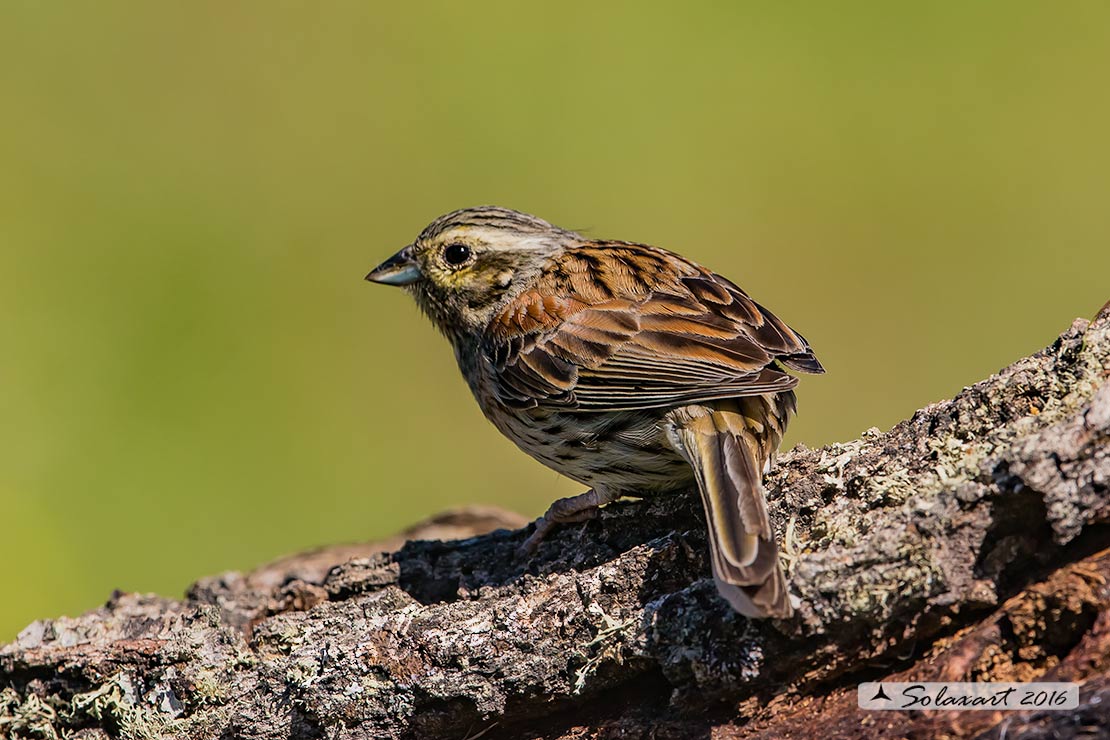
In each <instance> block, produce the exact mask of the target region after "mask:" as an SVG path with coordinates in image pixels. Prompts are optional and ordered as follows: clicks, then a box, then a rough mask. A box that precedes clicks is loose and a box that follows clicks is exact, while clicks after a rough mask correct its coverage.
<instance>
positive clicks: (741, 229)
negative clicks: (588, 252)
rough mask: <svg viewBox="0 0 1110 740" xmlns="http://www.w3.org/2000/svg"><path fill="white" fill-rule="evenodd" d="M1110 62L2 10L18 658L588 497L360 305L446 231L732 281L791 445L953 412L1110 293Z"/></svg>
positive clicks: (106, 10)
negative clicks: (437, 523)
mask: <svg viewBox="0 0 1110 740" xmlns="http://www.w3.org/2000/svg"><path fill="white" fill-rule="evenodd" d="M550 7H551V8H554V7H555V6H550ZM1108 69H1110V5H1107V4H1105V3H1067V4H1052V3H1041V2H1030V3H1023V2H983V3H956V2H944V3H918V4H915V5H911V4H895V5H890V4H886V3H872V4H867V3H862V4H844V3H835V4H833V3H812V4H793V3H791V4H773V3H771V4H768V3H750V4H749V3H733V2H717V3H703V4H686V5H684V6H683V5H680V4H677V3H649V2H636V3H625V4H618V3H584V4H580V5H575V4H565V3H564V4H559V5H558V9H557V10H554V9H550V10H547V9H544V8H543V7H541V6H540V5H539V4H532V5H529V4H520V3H510V2H505V3H432V4H427V3H424V4H409V5H407V6H406V5H402V4H396V3H393V4H384V3H383V4H371V3H365V2H342V3H341V2H332V3H323V4H316V3H277V2H240V3H224V2H190V3H139V2H135V3H129V4H121V3H112V2H106V3H39V2H17V1H15V0H13V1H12V2H6V3H4V4H3V6H2V9H0V85H2V91H3V98H2V103H0V518H2V520H3V521H2V525H0V531H2V540H0V562H2V563H3V596H0V641H4V640H7V639H10V638H12V637H13V636H14V635H15V634H16V632H17V631H18V630H19V629H20V628H21V627H22V626H24V625H25V624H26V623H28V622H29V621H31V620H32V619H34V618H36V617H48V616H56V615H59V614H62V613H68V614H73V613H77V612H80V611H83V610H85V609H89V608H92V607H95V606H96V605H97V604H98V603H100V602H101V601H103V600H104V599H105V598H106V597H107V596H108V594H109V592H110V591H111V590H112V589H113V588H121V589H127V590H153V591H159V592H162V593H165V594H170V595H176V594H180V593H181V592H182V590H183V589H184V588H185V586H186V585H187V584H188V583H189V582H190V580H191V579H192V578H194V577H197V576H200V575H204V574H208V573H212V572H217V571H221V570H224V569H232V568H247V567H250V566H252V565H254V564H257V563H259V562H261V561H264V560H267V559H269V558H272V557H275V556H278V555H281V554H284V553H289V552H292V551H295V550H298V549H300V548H305V547H309V546H312V545H318V544H324V543H333V542H341V541H350V540H362V539H367V538H374V537H378V536H381V535H385V534H388V533H392V532H394V531H396V530H398V529H399V528H401V527H402V526H404V525H407V524H409V523H412V522H413V521H415V520H417V519H419V518H421V517H424V516H426V515H429V514H432V513H435V512H438V511H440V510H442V509H444V508H446V507H449V506H452V505H457V504H465V503H473V502H484V503H492V504H499V505H501V506H506V507H510V508H514V509H517V510H519V511H522V512H525V513H528V514H533V515H534V514H537V513H539V512H541V511H542V510H543V508H544V507H545V505H546V504H547V503H548V502H549V501H551V500H552V499H554V498H556V497H558V496H561V495H568V494H570V493H574V492H576V490H577V489H576V486H575V485H574V484H572V483H569V482H568V481H565V480H561V479H559V478H558V476H556V474H554V473H552V472H550V471H548V470H546V469H545V468H542V467H541V466H540V465H539V464H537V463H534V462H532V461H531V460H529V459H527V458H526V457H525V456H523V455H522V454H520V453H518V452H517V451H516V450H515V449H514V448H513V447H512V446H511V445H510V443H508V442H506V441H504V440H502V439H501V438H500V437H499V436H498V435H497V433H496V432H495V431H494V430H493V429H492V428H490V427H489V426H487V424H486V422H485V421H484V420H483V418H482V417H481V415H480V413H479V412H478V410H477V408H476V407H475V405H474V403H473V401H472V400H471V398H470V397H469V395H468V392H467V390H466V388H465V386H464V385H463V383H462V381H461V380H460V379H459V378H458V377H457V371H456V369H455V367H454V364H453V360H452V357H451V353H450V351H449V349H448V347H447V345H446V343H445V342H444V341H443V340H442V339H441V338H440V337H439V336H437V335H436V333H435V332H434V331H433V330H432V328H431V327H430V326H429V325H428V324H427V323H426V322H425V321H424V320H423V318H422V317H421V316H420V315H419V314H418V312H417V310H416V309H415V307H414V306H413V305H411V302H410V301H409V300H408V298H407V297H406V296H404V295H402V294H401V293H400V292H398V291H395V290H391V289H387V288H384V287H380V286H374V285H369V284H367V283H364V282H363V281H362V277H363V275H364V274H365V273H366V272H367V271H368V269H369V268H371V267H372V266H374V265H375V264H376V263H377V262H378V261H380V260H381V259H383V258H384V257H386V256H388V255H389V254H391V253H392V252H393V251H394V250H395V249H396V248H398V247H400V246H402V245H404V244H405V243H407V242H408V241H409V240H410V239H411V238H412V237H413V236H414V235H415V234H416V233H417V232H418V231H419V230H420V228H422V227H423V226H424V225H425V223H426V222H427V221H429V220H431V219H432V218H433V217H435V216H436V215H438V214H440V213H441V212H444V211H448V210H451V209H454V208H458V207H461V206H467V205H475V204H482V203H498V204H503V205H508V206H512V207H515V208H519V209H523V210H527V211H532V212H534V213H537V214H539V215H541V216H543V217H545V218H547V219H549V220H552V221H554V222H555V223H558V224H560V225H564V226H567V227H571V228H579V229H585V230H587V231H588V233H591V234H594V235H597V236H606V237H613V238H622V239H630V240H641V241H649V242H653V243H656V244H659V245H662V246H667V247H671V248H673V249H676V250H678V251H681V252H683V253H684V254H687V255H689V256H691V257H693V258H695V259H697V260H699V261H702V262H704V263H705V264H707V265H709V266H711V267H713V268H715V269H717V270H718V271H720V272H722V273H724V274H726V275H728V276H729V277H732V278H733V279H735V280H736V281H737V282H739V283H741V284H742V285H743V286H745V287H746V288H747V289H748V290H749V292H751V293H752V294H754V295H755V297H756V298H757V299H759V300H760V301H762V302H764V303H766V304H767V305H769V306H770V307H772V308H773V309H774V310H775V311H776V312H777V313H778V314H779V315H780V316H782V317H784V318H785V319H786V320H787V321H789V322H790V323H791V324H793V325H794V326H796V327H798V328H799V329H800V330H801V331H803V332H804V333H805V334H806V335H807V336H808V338H809V339H810V341H811V342H812V344H813V346H814V347H815V348H816V350H817V352H818V354H819V356H820V357H821V359H822V360H823V361H824V363H825V365H826V366H827V367H828V369H829V374H828V375H826V376H824V377H822V378H810V379H806V380H804V381H803V384H802V387H801V391H800V396H801V416H800V417H799V418H798V420H797V422H796V423H795V425H794V427H793V431H792V434H791V440H792V441H794V442H798V441H804V442H805V443H807V444H810V445H815V444H821V443H826V442H831V441H834V440H838V439H847V438H851V437H854V436H856V435H857V434H858V433H859V432H860V431H861V430H863V429H865V428H866V427H869V426H878V427H881V428H885V427H888V426H890V425H891V424H893V423H894V422H896V421H897V420H899V419H900V418H903V417H905V416H907V415H908V414H910V413H911V412H912V411H913V410H914V409H916V408H917V407H919V406H921V405H923V404H925V403H928V402H930V401H934V400H937V399H940V398H943V397H946V396H950V395H951V394H953V393H955V392H957V391H958V390H959V389H960V388H961V387H962V386H963V385H965V384H968V383H971V382H974V381H976V380H978V379H980V378H982V377H984V376H986V375H987V374H989V373H991V372H994V371H995V370H997V369H998V368H1000V367H1002V366H1004V365H1005V364H1007V363H1009V362H1010V361H1012V360H1014V359H1016V358H1018V357H1020V356H1022V355H1024V354H1026V353H1029V352H1031V351H1033V350H1036V349H1038V348H1039V347H1041V346H1043V345H1045V344H1047V343H1049V342H1050V341H1051V340H1052V339H1053V337H1055V336H1056V334H1057V333H1058V332H1060V331H1061V330H1063V329H1064V328H1065V327H1066V326H1067V325H1068V324H1069V323H1070V322H1071V320H1072V319H1073V318H1074V317H1076V316H1090V315H1092V314H1093V313H1094V312H1095V311H1096V310H1097V309H1098V308H1099V306H1100V305H1101V304H1102V302H1103V301H1105V300H1106V299H1107V298H1110V279H1108V275H1110V208H1108V203H1107V200H1108V195H1110V187H1108V186H1110V136H1108V134H1107V132H1108V131H1110V96H1108V94H1107V86H1106V85H1107V83H1106V76H1107V70H1108Z"/></svg>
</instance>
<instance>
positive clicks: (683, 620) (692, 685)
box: [0, 309, 1110, 740]
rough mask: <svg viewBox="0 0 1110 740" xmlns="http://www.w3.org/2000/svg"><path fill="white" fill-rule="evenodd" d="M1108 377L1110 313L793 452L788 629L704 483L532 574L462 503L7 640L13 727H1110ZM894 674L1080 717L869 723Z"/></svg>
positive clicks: (621, 515) (781, 521)
mask: <svg viewBox="0 0 1110 740" xmlns="http://www.w3.org/2000/svg"><path fill="white" fill-rule="evenodd" d="M1108 376H1110V312H1108V311H1106V310H1105V309H1104V311H1103V313H1102V314H1100V316H1099V318H1097V319H1096V320H1095V322H1094V323H1092V324H1088V322H1086V321H1082V320H1079V321H1076V322H1075V323H1074V324H1073V325H1072V326H1071V327H1070V328H1069V329H1068V330H1067V331H1066V332H1064V334H1063V335H1061V336H1060V337H1059V339H1057V340H1056V341H1055V342H1054V343H1053V344H1052V345H1051V346H1049V347H1048V348H1046V349H1045V350H1043V351H1041V352H1039V353H1037V354H1035V355H1033V356H1031V357H1028V358H1025V359H1023V360H1020V361H1018V362H1016V363H1014V364H1013V365H1011V366H1010V367H1008V368H1006V369H1005V370H1003V371H1001V372H1000V373H999V374H997V375H994V376H992V377H990V378H988V379H986V380H984V381H982V382H980V383H977V384H976V385H974V386H971V387H969V388H966V389H964V391H963V392H961V393H960V394H959V395H957V396H956V397H955V398H954V399H952V400H950V401H943V402H941V403H936V404H933V405H930V406H928V407H926V408H924V409H921V410H920V411H918V412H916V413H915V414H914V415H913V417H912V418H910V419H908V420H907V421H904V422H902V423H900V424H898V425H897V426H895V427H894V428H893V429H891V430H890V431H888V432H885V433H880V432H878V431H876V430H870V431H868V432H866V433H865V434H864V435H863V436H862V437H860V438H859V439H857V440H854V441H851V442H847V443H843V444H834V445H830V446H828V447H825V448H822V449H817V450H810V449H805V448H803V447H798V448H796V449H795V450H793V451H791V452H789V453H787V454H785V455H783V456H782V458H781V460H780V462H779V465H778V466H777V468H776V469H775V470H774V471H773V472H772V474H771V475H770V476H769V478H768V490H769V492H770V498H771V501H772V505H771V511H772V519H773V521H774V523H775V525H776V529H777V531H778V532H779V534H780V536H781V537H782V538H783V539H784V541H785V547H784V558H785V560H786V563H787V564H788V570H789V573H790V576H791V584H792V589H793V591H794V593H795V594H796V595H797V596H798V597H799V598H800V600H801V604H802V606H801V608H800V610H799V614H798V616H796V617H795V618H794V619H792V620H789V621H749V620H746V619H745V618H743V617H741V616H739V615H737V614H734V613H732V612H731V611H730V610H729V609H728V607H727V605H726V604H725V603H724V602H723V601H721V600H719V599H718V598H717V596H716V594H715V590H714V588H713V585H712V582H711V580H710V579H709V565H708V563H707V559H706V557H707V555H706V542H705V532H704V523H703V520H702V515H701V512H700V505H699V502H698V498H697V496H696V495H687V496H681V495H675V496H663V497H658V498H655V499H651V500H642V501H625V502H618V503H616V504H614V505H611V506H610V507H608V508H607V509H606V510H605V511H604V513H603V515H602V516H601V517H599V518H598V519H595V520H592V521H589V522H586V523H585V524H582V525H573V526H567V527H564V528H562V529H560V530H559V531H558V532H557V533H555V534H554V535H553V536H551V537H550V538H549V539H548V540H546V541H545V542H544V543H543V545H542V546H541V547H540V550H539V552H538V553H537V555H536V556H535V557H534V558H533V559H532V560H530V561H524V560H521V559H520V558H518V557H517V556H515V554H514V550H515V548H516V547H517V545H519V544H520V543H521V542H522V540H523V538H524V537H525V535H526V533H527V532H526V530H521V529H515V531H514V528H516V527H519V526H520V525H521V524H522V522H520V521H519V519H518V518H516V517H515V515H511V514H508V513H506V512H499V511H496V510H485V509H474V510H466V511H463V512H457V513H454V514H448V515H445V516H443V517H440V518H437V519H436V520H434V521H432V522H430V523H428V524H427V525H425V526H424V527H422V528H420V529H418V530H416V531H413V532H409V533H407V534H408V535H409V538H408V539H409V541H404V539H405V538H398V539H397V540H396V541H394V542H390V543H377V544H368V545H360V546H348V547H341V548H332V549H325V550H320V551H316V552H312V553H307V554H304V555H300V556H292V557H289V558H286V559H283V560H281V561H279V562H277V563H274V564H271V565H269V566H266V567H263V568H260V569H258V570H257V571H255V572H253V573H248V574H239V573H226V574H224V575H221V576H217V577H212V578H206V579H202V580H201V581H199V582H197V583H196V584H195V585H194V586H193V587H192V588H191V589H190V590H189V592H188V594H187V596H186V597H185V598H184V599H183V600H174V599H167V598H162V597H158V596H151V595H142V594H124V593H116V594H114V595H112V597H111V598H110V599H109V600H108V602H107V603H106V604H105V605H104V606H102V607H101V608H99V609H97V610H95V611H92V612H89V613H88V614H85V615H83V616H80V617H76V618H60V619H54V620H44V621H38V622H35V623H33V624H32V625H30V626H29V627H27V628H26V629H25V630H24V631H23V632H22V633H21V634H20V635H19V637H18V638H17V640H16V641H15V642H13V643H11V644H9V645H7V646H5V647H3V648H0V736H4V735H5V734H6V735H7V736H9V737H13V738H32V737H35V738H39V737H45V738H50V737H61V736H63V735H65V736H67V737H74V738H87V739H89V740H92V739H93V738H98V739H99V738H109V737H112V738H114V737H125V738H131V737H135V738H171V737H172V738H233V737H245V738H260V739H261V738H317V737H319V738H325V737H326V738H343V739H350V740H354V739H356V738H457V739H458V740H462V739H463V738H477V737H484V738H487V739H492V738H547V739H550V740H554V739H556V738H649V737H650V738H710V737H713V738H732V737H737V738H739V737H758V738H768V739H770V738H792V737H797V738H812V737H868V738H902V737H920V738H932V737H984V738H1001V737H1005V738H1007V739H1010V738H1048V737H1075V736H1081V733H1082V732H1084V731H1088V730H1089V731H1090V732H1091V733H1092V735H1091V736H1095V737H1105V736H1110V675H1108V673H1107V668H1108V666H1110V585H1108V584H1110V551H1108V550H1107V548H1110V528H1108V527H1107V526H1106V524H1107V520H1108V519H1110V383H1106V382H1105V381H1106V379H1107V378H1108ZM846 402H847V401H846ZM490 530H494V531H490ZM481 532H486V533H485V534H478V533H481ZM453 537H463V538H464V539H450V538H453ZM882 677H889V678H890V679H891V680H919V679H920V680H926V679H932V680H988V679H995V680H1009V681H1014V680H1032V679H1035V678H1038V677H1043V678H1045V679H1046V680H1074V681H1079V682H1081V683H1082V684H1083V689H1082V692H1081V701H1082V706H1081V708H1080V709H1079V710H1078V711H1075V712H1049V713H1041V714H1015V713H1009V714H1006V715H1002V714H992V713H989V712H963V713H936V712H932V713H923V712H919V713H889V712H884V713H866V714H865V713H862V712H860V711H858V710H857V709H856V707H855V685H856V683H858V682H859V681H862V680H876V679H878V678H882Z"/></svg>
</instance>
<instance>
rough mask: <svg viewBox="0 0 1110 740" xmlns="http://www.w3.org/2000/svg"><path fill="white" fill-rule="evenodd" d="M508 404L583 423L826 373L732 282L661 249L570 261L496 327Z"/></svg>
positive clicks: (594, 247) (586, 248)
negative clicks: (570, 415) (595, 414)
mask: <svg viewBox="0 0 1110 740" xmlns="http://www.w3.org/2000/svg"><path fill="white" fill-rule="evenodd" d="M486 337H487V338H486V345H485V346H484V348H483V349H484V353H485V356H486V358H487V360H488V361H489V362H490V364H491V369H492V374H493V377H494V378H495V388H496V391H497V394H498V397H499V399H500V400H501V401H502V402H503V403H505V404H507V405H510V406H514V407H525V408H526V407H531V406H537V405H538V406H555V407H560V408H573V409H577V410H581V411H618V410H631V409H644V408H659V407H666V406H673V405H675V404H680V403H691V402H697V401H707V400H711V399H715V398H729V397H736V396H748V395H756V394H760V393H769V392H776V391H784V390H788V389H790V388H793V387H794V386H795V385H796V384H797V380H796V379H795V378H793V377H791V376H790V375H787V374H786V373H785V372H783V371H782V369H781V366H786V367H788V368H792V369H796V370H802V371H806V372H823V369H822V368H821V365H820V363H819V362H818V361H817V358H816V357H814V355H813V352H812V351H811V350H810V348H809V345H808V344H807V343H806V341H805V339H804V338H803V337H802V336H801V335H800V334H798V333H797V332H795V331H793V330H792V329H791V328H790V327H788V326H787V325H786V324H785V323H783V322H782V321H780V320H779V319H778V318H777V317H775V316H774V315H773V314H772V313H770V312H769V311H767V310H766V309H764V308H763V307H761V306H760V305H759V304H757V303H756V302H755V301H753V300H752V299H751V298H749V297H748V296H747V294H746V293H744V291H743V290H741V289H740V288H738V287H737V286H736V285H734V284H733V283H731V282H729V281H728V280H726V279H725V278H722V277H720V276H719V275H716V274H714V273H711V272H709V271H707V270H704V269H703V268H701V267H699V266H697V265H695V264H693V263H691V262H688V261H687V260H685V259H683V258H681V257H679V256H678V255H675V254H672V253H670V252H666V251H664V250H661V249H655V248H652V247H646V246H641V245H635V244H625V243H621V242H605V243H596V242H592V243H589V244H585V245H583V246H580V247H578V248H575V249H571V250H568V251H567V252H565V253H564V254H563V255H561V256H560V257H559V258H557V259H556V260H555V261H554V262H553V263H552V264H551V265H549V266H548V269H546V270H545V272H544V275H543V276H542V277H541V278H540V279H539V280H538V281H537V282H536V283H535V284H534V285H533V286H532V287H531V289H530V290H528V291H526V292H525V293H523V294H522V295H520V296H518V297H517V298H516V299H515V300H514V301H513V302H512V303H510V304H509V305H508V306H506V307H505V308H504V309H503V310H502V311H501V312H500V313H499V314H498V315H497V316H495V317H494V319H493V320H492V322H491V323H490V326H489V330H488V331H487V333H486Z"/></svg>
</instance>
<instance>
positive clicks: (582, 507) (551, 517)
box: [517, 490, 606, 557]
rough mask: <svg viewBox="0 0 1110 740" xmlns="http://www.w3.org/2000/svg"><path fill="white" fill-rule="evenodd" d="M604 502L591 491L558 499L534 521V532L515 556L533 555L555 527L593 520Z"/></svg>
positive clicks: (598, 495)
mask: <svg viewBox="0 0 1110 740" xmlns="http://www.w3.org/2000/svg"><path fill="white" fill-rule="evenodd" d="M605 502H606V501H605V499H604V498H602V496H601V495H600V494H598V493H597V492H596V491H593V490H590V491H586V492H585V493H580V494H578V495H577V496H568V497H567V498H561V499H559V500H558V501H556V502H555V503H553V504H551V506H550V507H548V509H547V513H546V514H544V515H543V516H541V517H540V518H539V519H537V520H536V528H535V530H533V532H532V534H531V535H529V537H528V539H526V540H525V541H524V543H523V544H521V546H520V547H518V548H517V555H519V556H521V557H530V556H532V555H534V554H535V552H536V548H538V547H539V546H540V543H541V542H543V540H544V538H545V537H547V535H548V534H549V533H550V532H551V530H552V529H554V528H555V527H556V526H558V525H560V524H572V523H574V522H584V521H586V520H588V519H593V518H594V517H596V516H597V515H598V512H599V511H600V509H599V508H598V507H599V506H601V504H603V503H605Z"/></svg>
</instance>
